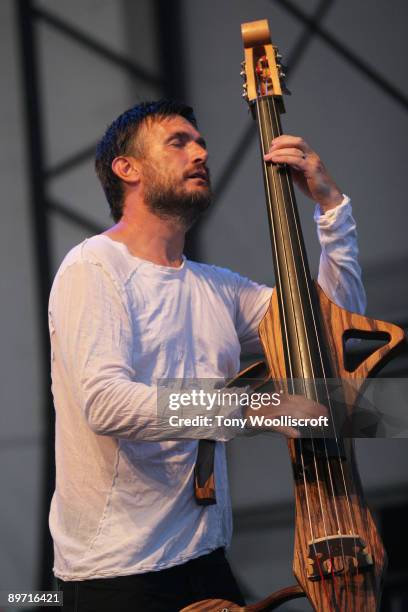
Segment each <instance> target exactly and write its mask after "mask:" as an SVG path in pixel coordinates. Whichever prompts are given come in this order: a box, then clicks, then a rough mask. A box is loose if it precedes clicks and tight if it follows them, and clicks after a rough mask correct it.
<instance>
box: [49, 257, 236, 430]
mask: <svg viewBox="0 0 408 612" xmlns="http://www.w3.org/2000/svg"><path fill="white" fill-rule="evenodd" d="M131 321H132V318H131V314H130V311H129V306H128V304H127V298H126V294H125V293H124V292H123V291H121V288H120V286H119V284H118V283H117V282H116V280H115V279H114V278H112V276H111V275H110V274H109V273H108V272H107V271H106V270H105V269H104V267H103V266H102V265H99V264H96V263H94V262H90V261H83V260H79V261H76V262H75V263H71V264H70V265H69V266H67V267H66V268H65V269H64V270H63V271H62V272H60V273H59V274H58V275H57V277H56V280H55V282H54V285H53V288H52V291H51V296H50V304H49V324H50V334H51V350H52V374H53V375H52V379H53V385H52V390H53V394H54V403H55V408H56V410H57V411H58V409H59V405H60V404H61V406H62V404H63V403H64V393H65V390H66V389H67V388H68V389H69V391H70V393H71V394H72V396H73V397H74V401H75V404H76V405H77V406H78V407H79V409H80V410H81V412H82V413H83V415H84V417H85V419H86V421H87V423H88V425H89V427H90V428H91V429H92V431H93V432H94V433H95V434H98V435H106V436H113V437H117V438H125V439H129V440H146V441H161V440H172V439H176V440H177V439H180V438H181V439H191V438H206V439H213V440H220V441H227V440H229V439H230V438H232V437H234V435H236V432H234V431H233V428H230V427H223V426H222V424H221V426H220V423H218V422H217V421H216V420H215V419H213V420H212V421H211V423H208V424H206V425H203V426H202V427H192V426H191V425H189V424H188V422H187V423H186V421H185V420H184V421H183V422H182V423H181V424H179V426H177V427H174V426H171V425H170V422H169V417H170V416H171V414H173V415H174V413H171V412H169V411H168V405H167V404H166V402H167V403H168V393H167V394H166V393H162V394H160V393H159V392H158V387H157V386H156V385H153V384H152V385H147V384H144V383H142V382H139V381H138V380H137V372H136V371H135V369H134V368H133V365H132V362H133V341H132V338H133V333H132V323H131ZM218 411H219V412H217V407H214V409H213V410H212V416H215V415H216V414H218V413H219V414H221V413H222V414H223V415H224V416H234V415H235V416H237V417H238V416H241V409H240V408H239V407H237V406H234V405H231V406H229V407H225V406H224V407H223V406H220V407H219V408H218ZM195 416H197V408H195V407H190V408H189V407H185V408H184V409H183V417H184V419H187V418H193V417H195Z"/></svg>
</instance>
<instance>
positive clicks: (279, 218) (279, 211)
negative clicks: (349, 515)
mask: <svg viewBox="0 0 408 612" xmlns="http://www.w3.org/2000/svg"><path fill="white" fill-rule="evenodd" d="M266 100H267V98H265V101H266ZM262 106H265V104H262V105H261V107H262ZM266 107H267V110H268V115H269V125H270V126H271V130H272V125H273V124H272V117H271V113H270V108H269V106H268V105H267V104H266ZM264 116H265V115H264ZM264 125H265V127H266V126H267V123H266V121H265V120H264ZM276 129H277V132H278V134H279V129H278V123H276ZM272 136H273V133H271V134H269V138H270V140H272ZM265 151H266V150H265V149H264V152H265ZM264 165H265V166H266V164H265V163H264ZM272 180H273V182H274V187H275V195H276V200H277V202H278V197H277V190H276V185H275V173H274V172H273V173H272ZM277 182H279V179H278V181H277ZM280 191H281V194H282V198H283V197H284V196H283V189H282V185H280ZM269 206H271V204H269ZM277 212H278V220H279V226H280V233H281V236H283V234H284V232H283V221H282V215H281V210H280V206H279V205H278V206H277ZM270 214H271V215H272V210H271V211H270ZM286 221H287V219H286ZM288 234H289V232H288ZM282 246H283V252H284V256H285V262H287V260H288V259H287V254H286V245H285V241H284V240H282ZM290 251H291V255H292V258H293V247H292V245H291V244H290ZM278 267H279V266H278ZM286 268H288V266H287V265H286ZM295 277H296V283H297V288H298V292H299V281H298V278H297V275H296V274H295ZM289 286H290V304H291V309H292V312H294V310H295V308H294V300H293V293H292V286H291V284H290V285H289ZM302 316H303V311H302ZM295 319H296V318H295V317H294V320H295ZM295 329H296V331H297V327H296V326H295ZM297 341H298V346H299V337H298V334H297ZM308 350H309V355H310V347H309V346H308ZM287 352H288V353H289V354H290V351H289V350H288V351H287ZM299 352H300V351H299ZM304 391H305V395H306V389H304ZM311 443H312V448H313V459H314V469H315V474H316V482H317V491H318V496H319V505H320V511H321V515H322V522H323V530H324V533H325V536H326V540H327V536H328V529H327V524H326V513H325V510H324V506H323V500H322V492H321V487H320V480H319V471H318V466H317V461H316V452H315V446H314V439H313V436H311ZM300 448H301V453H300V454H301V462H302V472H303V475H304V484H305V492H306V495H307V497H309V494H308V493H307V491H308V485H307V481H306V476H305V462H304V453H303V445H302V441H301V440H300ZM338 527H340V525H338ZM313 539H314V534H313V532H312V540H313ZM326 546H327V551H328V555H329V557H331V556H332V555H331V550H330V545H329V541H328V540H327V544H326Z"/></svg>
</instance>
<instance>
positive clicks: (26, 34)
mask: <svg viewBox="0 0 408 612" xmlns="http://www.w3.org/2000/svg"><path fill="white" fill-rule="evenodd" d="M17 17H18V29H19V43H20V59H21V73H22V78H23V83H22V91H23V103H24V115H25V129H26V139H27V144H28V148H27V172H28V185H29V190H30V195H29V199H30V213H31V228H32V236H33V246H34V274H35V278H36V288H37V296H36V297H37V317H38V328H39V345H40V360H41V398H40V401H41V404H42V406H43V419H42V422H43V426H44V446H43V468H42V470H41V473H42V476H43V480H42V495H41V497H42V499H41V511H40V515H41V518H40V556H39V564H38V572H39V573H38V588H39V589H41V590H46V589H49V588H50V587H51V585H52V580H53V576H52V559H53V555H52V540H51V536H50V533H49V529H48V511H49V505H50V499H51V495H52V492H53V490H54V476H55V468H54V410H53V403H52V397H51V391H50V380H49V363H50V353H49V339H48V317H47V313H48V295H49V290H50V284H51V266H50V231H49V221H48V215H47V206H46V193H45V178H44V177H45V156H44V143H43V138H42V134H43V126H42V113H41V96H40V92H39V80H38V69H37V41H36V32H35V24H34V17H33V5H32V2H31V0H18V3H17Z"/></svg>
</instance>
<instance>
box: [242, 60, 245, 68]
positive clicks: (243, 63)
mask: <svg viewBox="0 0 408 612" xmlns="http://www.w3.org/2000/svg"><path fill="white" fill-rule="evenodd" d="M245 63H246V62H245V60H242V62H241V68H245Z"/></svg>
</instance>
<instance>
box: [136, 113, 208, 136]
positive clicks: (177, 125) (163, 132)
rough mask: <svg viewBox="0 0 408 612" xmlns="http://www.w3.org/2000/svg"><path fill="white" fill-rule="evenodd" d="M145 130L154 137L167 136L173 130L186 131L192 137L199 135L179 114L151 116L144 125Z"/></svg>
mask: <svg viewBox="0 0 408 612" xmlns="http://www.w3.org/2000/svg"><path fill="white" fill-rule="evenodd" d="M146 127H147V132H148V133H149V134H150V135H151V136H152V137H153V138H154V137H157V138H163V139H165V138H167V137H168V136H169V135H170V134H171V133H173V132H187V133H189V134H191V136H192V137H193V138H197V137H199V136H200V132H199V131H198V130H197V129H196V128H195V127H194V126H193V124H192V123H190V122H189V121H188V120H187V119H185V118H184V117H182V116H181V115H170V116H168V117H152V118H151V121H149V124H148V125H147V126H146Z"/></svg>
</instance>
